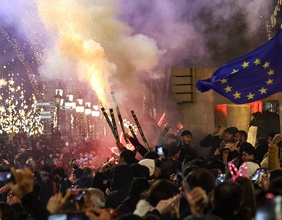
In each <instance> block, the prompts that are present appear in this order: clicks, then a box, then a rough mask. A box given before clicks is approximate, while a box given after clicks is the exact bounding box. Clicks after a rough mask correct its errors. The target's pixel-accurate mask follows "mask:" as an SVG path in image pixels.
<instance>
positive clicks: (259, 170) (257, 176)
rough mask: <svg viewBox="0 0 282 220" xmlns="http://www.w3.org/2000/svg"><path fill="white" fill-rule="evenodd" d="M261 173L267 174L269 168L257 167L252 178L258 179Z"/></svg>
mask: <svg viewBox="0 0 282 220" xmlns="http://www.w3.org/2000/svg"><path fill="white" fill-rule="evenodd" d="M261 174H267V170H266V169H265V168H257V170H256V172H255V173H254V175H253V177H252V180H253V181H258V180H259V177H260V175H261Z"/></svg>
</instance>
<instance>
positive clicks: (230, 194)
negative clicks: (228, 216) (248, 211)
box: [213, 180, 242, 213]
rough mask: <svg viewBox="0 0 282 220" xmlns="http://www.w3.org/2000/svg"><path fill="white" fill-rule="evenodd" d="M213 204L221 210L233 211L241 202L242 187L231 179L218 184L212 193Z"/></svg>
mask: <svg viewBox="0 0 282 220" xmlns="http://www.w3.org/2000/svg"><path fill="white" fill-rule="evenodd" d="M213 197H214V206H215V208H216V209H218V210H220V211H222V212H227V213H228V212H232V213H235V212H237V211H238V210H239V208H240V206H241V202H242V187H241V186H240V185H239V183H236V182H233V181H231V180H227V181H224V182H223V183H220V184H218V185H217V186H216V187H215V189H214V193H213Z"/></svg>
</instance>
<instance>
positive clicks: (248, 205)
mask: <svg viewBox="0 0 282 220" xmlns="http://www.w3.org/2000/svg"><path fill="white" fill-rule="evenodd" d="M235 182H237V183H239V184H240V186H241V187H242V194H243V199H242V201H243V203H242V206H241V210H240V211H241V212H242V214H243V215H244V216H246V215H248V216H246V219H252V218H253V217H254V216H255V214H256V195H255V189H254V185H253V183H252V181H251V180H250V179H249V178H246V177H241V176H240V177H238V178H236V180H235Z"/></svg>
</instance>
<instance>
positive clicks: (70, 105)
mask: <svg viewBox="0 0 282 220" xmlns="http://www.w3.org/2000/svg"><path fill="white" fill-rule="evenodd" d="M75 106H76V102H75V101H74V98H73V95H72V94H69V95H66V101H65V110H66V113H67V114H66V115H67V116H66V124H67V125H69V131H70V134H71V133H72V130H73V123H74V116H73V110H74V109H75Z"/></svg>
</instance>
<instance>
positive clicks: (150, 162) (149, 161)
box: [138, 158, 156, 177]
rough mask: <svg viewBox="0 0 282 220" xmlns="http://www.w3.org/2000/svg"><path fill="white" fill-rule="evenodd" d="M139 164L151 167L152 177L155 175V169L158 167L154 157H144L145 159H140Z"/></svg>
mask: <svg viewBox="0 0 282 220" xmlns="http://www.w3.org/2000/svg"><path fill="white" fill-rule="evenodd" d="M138 164H139V165H142V166H145V167H147V168H148V169H149V175H150V177H153V176H154V173H155V169H156V163H155V160H154V159H147V158H145V159H143V160H140V161H139V162H138Z"/></svg>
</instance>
